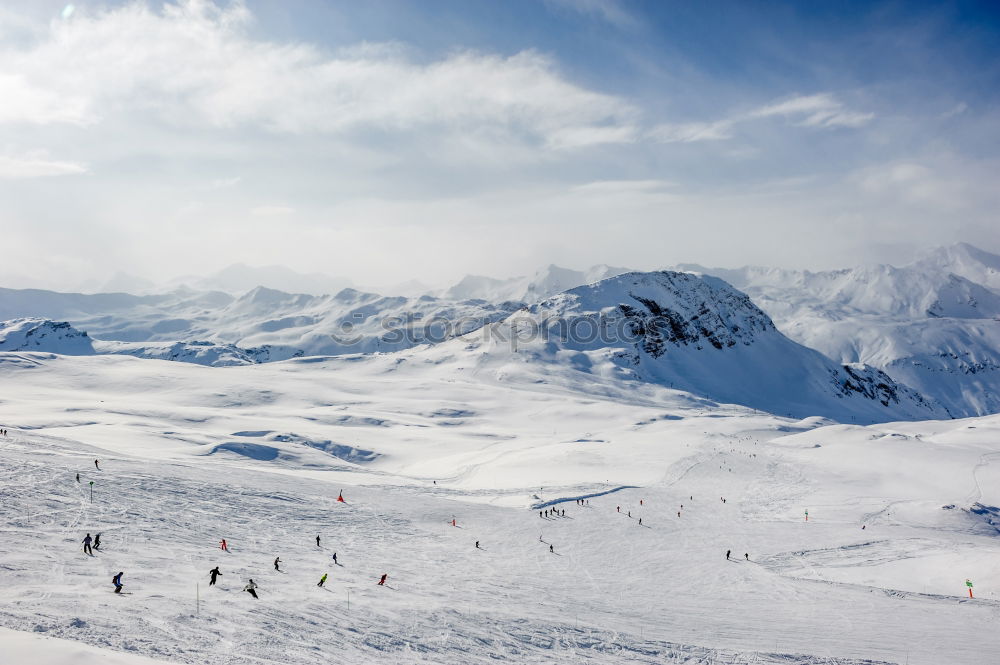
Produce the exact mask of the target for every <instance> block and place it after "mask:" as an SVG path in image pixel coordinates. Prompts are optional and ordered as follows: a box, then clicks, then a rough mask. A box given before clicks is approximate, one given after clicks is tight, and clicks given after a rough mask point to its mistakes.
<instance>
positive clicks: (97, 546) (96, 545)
mask: <svg viewBox="0 0 1000 665" xmlns="http://www.w3.org/2000/svg"><path fill="white" fill-rule="evenodd" d="M94 549H95V550H99V549H101V534H97V535H96V536H94Z"/></svg>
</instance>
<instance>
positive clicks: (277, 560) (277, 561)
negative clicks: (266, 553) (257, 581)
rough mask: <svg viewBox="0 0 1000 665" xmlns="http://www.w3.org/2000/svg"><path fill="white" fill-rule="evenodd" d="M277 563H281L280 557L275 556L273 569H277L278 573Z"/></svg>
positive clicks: (279, 569) (279, 570)
mask: <svg viewBox="0 0 1000 665" xmlns="http://www.w3.org/2000/svg"><path fill="white" fill-rule="evenodd" d="M279 563H281V557H276V558H275V559H274V569H275V570H277V571H278V572H279V573H280V572H281V568H278V564H279Z"/></svg>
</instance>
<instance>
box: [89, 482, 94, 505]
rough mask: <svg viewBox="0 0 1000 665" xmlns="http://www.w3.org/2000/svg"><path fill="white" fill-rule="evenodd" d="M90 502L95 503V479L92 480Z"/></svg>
mask: <svg viewBox="0 0 1000 665" xmlns="http://www.w3.org/2000/svg"><path fill="white" fill-rule="evenodd" d="M90 502H91V503H94V481H93V480H91V481H90Z"/></svg>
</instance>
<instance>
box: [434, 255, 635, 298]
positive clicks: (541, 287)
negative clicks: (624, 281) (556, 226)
mask: <svg viewBox="0 0 1000 665" xmlns="http://www.w3.org/2000/svg"><path fill="white" fill-rule="evenodd" d="M626 272H630V270H629V269H628V268H616V267H613V266H606V265H603V264H602V265H596V266H591V267H590V268H588V269H586V270H570V269H568V268H560V267H559V266H557V265H549V266H546V267H545V268H542V269H541V270H539V271H537V272H536V273H535V274H534V275H532V276H531V277H512V278H509V279H494V278H492V277H483V276H480V275H466V276H465V277H464V278H462V280H461V281H459V282H458V283H457V284H455V285H454V286H452V287H451V288H449V289H446V290H445V291H444V292H442V293H441V294H439V295H440V296H441V297H443V298H447V299H450V300H473V299H478V300H488V301H490V302H503V301H520V302H526V303H533V302H538V301H539V300H543V299H545V298H548V297H549V296H553V295H555V294H557V293H561V292H563V291H567V290H569V289H572V288H575V287H577V286H583V285H584V284H593V283H594V282H599V281H601V280H602V279H607V278H608V277H614V276H615V275H621V274H623V273H626Z"/></svg>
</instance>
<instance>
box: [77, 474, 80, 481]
mask: <svg viewBox="0 0 1000 665" xmlns="http://www.w3.org/2000/svg"><path fill="white" fill-rule="evenodd" d="M76 482H80V474H79V473H78V474H76Z"/></svg>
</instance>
